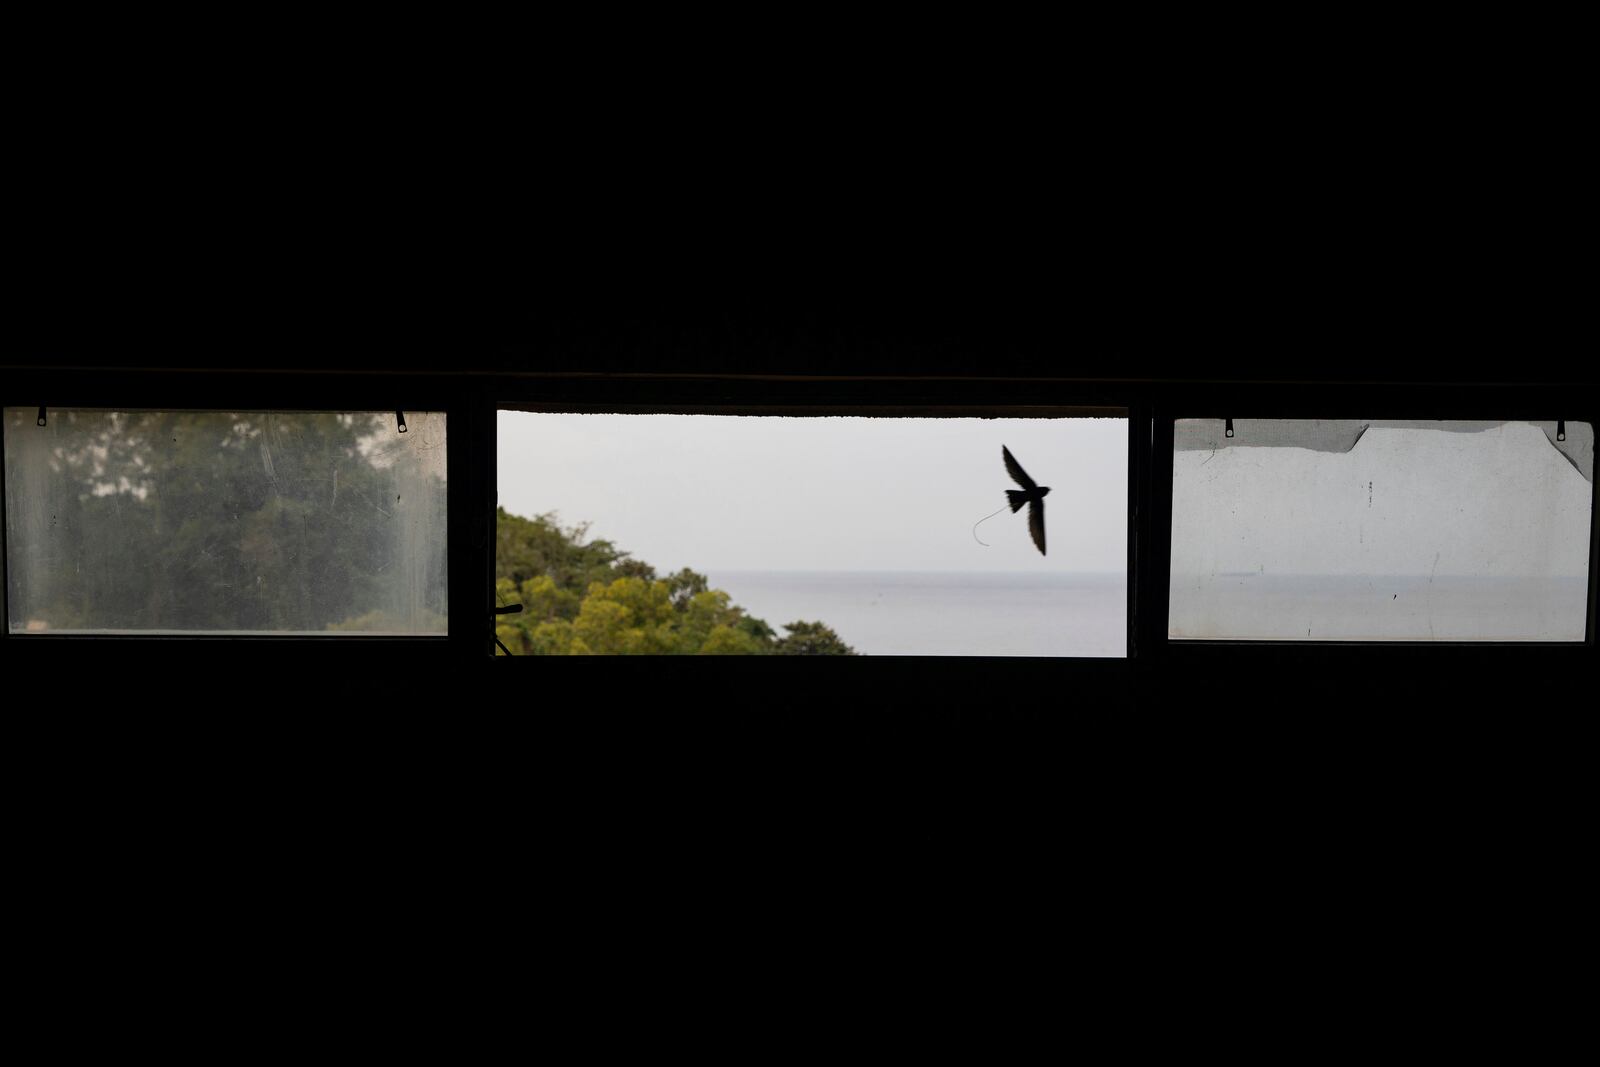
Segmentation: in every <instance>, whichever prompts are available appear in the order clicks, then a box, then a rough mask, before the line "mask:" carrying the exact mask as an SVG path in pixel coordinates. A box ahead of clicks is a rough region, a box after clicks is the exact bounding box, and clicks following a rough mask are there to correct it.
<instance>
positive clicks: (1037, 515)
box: [1028, 500, 1045, 556]
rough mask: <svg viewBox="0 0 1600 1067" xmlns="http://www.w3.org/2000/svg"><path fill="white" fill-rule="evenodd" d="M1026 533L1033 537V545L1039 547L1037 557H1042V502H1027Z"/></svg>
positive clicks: (1043, 552)
mask: <svg viewBox="0 0 1600 1067" xmlns="http://www.w3.org/2000/svg"><path fill="white" fill-rule="evenodd" d="M1028 532H1029V533H1030V534H1032V535H1033V543H1034V544H1036V545H1038V546H1039V555H1041V556H1042V555H1044V554H1045V551H1044V501H1043V500H1030V501H1028Z"/></svg>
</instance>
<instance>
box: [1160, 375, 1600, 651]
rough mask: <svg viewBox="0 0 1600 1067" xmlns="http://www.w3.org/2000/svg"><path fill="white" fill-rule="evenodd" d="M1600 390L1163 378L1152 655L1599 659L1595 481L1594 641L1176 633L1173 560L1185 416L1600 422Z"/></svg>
mask: <svg viewBox="0 0 1600 1067" xmlns="http://www.w3.org/2000/svg"><path fill="white" fill-rule="evenodd" d="M1596 415H1597V412H1596V410H1595V405H1594V395H1593V393H1592V391H1572V390H1564V389H1561V388H1559V387H1554V386H1547V385H1538V384H1531V385H1530V384H1506V383H1494V384H1483V385H1448V386H1447V385H1432V384H1421V383H1412V384H1385V383H1365V384H1363V383H1309V382H1308V383H1272V384H1265V383H1235V384H1227V383H1212V382H1208V383H1203V384H1193V385H1190V386H1186V387H1183V388H1173V387H1165V388H1162V389H1160V390H1158V395H1157V396H1156V398H1155V403H1154V408H1153V411H1152V423H1151V442H1152V447H1151V462H1152V464H1153V467H1154V471H1153V476H1152V492H1151V493H1150V495H1149V498H1148V499H1149V513H1150V522H1149V523H1148V524H1147V525H1146V527H1145V529H1144V531H1143V532H1144V535H1145V536H1146V537H1147V538H1148V541H1147V543H1148V545H1149V548H1150V551H1149V553H1148V555H1147V557H1146V565H1145V567H1144V568H1143V574H1142V579H1141V580H1142V581H1143V583H1144V584H1145V587H1146V588H1145V590H1144V592H1145V595H1144V597H1143V598H1142V604H1141V607H1142V616H1143V619H1142V624H1141V631H1142V636H1143V641H1144V645H1145V647H1146V649H1148V650H1150V651H1151V652H1152V653H1153V655H1152V656H1151V660H1150V664H1151V665H1152V666H1159V667H1160V668H1161V669H1162V670H1175V671H1178V672H1179V673H1182V672H1184V671H1200V672H1219V673H1226V672H1231V671H1239V670H1248V669H1250V668H1251V667H1252V666H1253V665H1255V664H1258V663H1262V662H1267V661H1271V662H1273V663H1274V664H1275V665H1276V664H1288V665H1297V666H1303V667H1322V666H1337V665H1339V664H1340V663H1348V664H1352V665H1376V666H1379V667H1383V668H1392V667H1396V666H1399V665H1406V664H1412V665H1420V666H1426V667H1427V668H1429V669H1434V668H1443V669H1448V668H1449V667H1452V666H1458V665H1459V666H1465V665H1468V664H1472V665H1475V666H1479V667H1480V668H1481V665H1482V664H1484V663H1485V662H1488V663H1493V664H1497V665H1503V666H1505V667H1507V668H1511V669H1516V668H1522V667H1525V666H1529V665H1538V664H1559V665H1562V666H1568V665H1577V664H1580V663H1589V664H1591V665H1592V664H1593V663H1594V662H1595V659H1596V648H1597V645H1596V624H1595V623H1596V600H1597V596H1596V587H1597V578H1600V574H1597V572H1600V564H1597V560H1600V521H1597V519H1600V516H1597V514H1596V508H1597V505H1600V496H1597V495H1596V493H1595V483H1594V482H1591V483H1590V505H1589V506H1590V521H1589V574H1588V591H1587V610H1586V622H1585V633H1584V639H1583V640H1582V641H1518V640H1493V641H1460V640H1458V641H1335V640H1306V641H1269V640H1232V639H1176V640H1174V639H1171V638H1169V637H1168V636H1167V634H1168V627H1169V610H1170V585H1171V563H1172V487H1173V483H1172V479H1173V465H1174V463H1173V459H1174V457H1173V442H1174V430H1175V424H1176V422H1177V420H1179V419H1228V418H1231V419H1416V420H1434V419H1437V420H1455V419H1460V420H1483V421H1549V420H1554V419H1566V420H1567V421H1568V422H1589V423H1591V424H1593V425H1595V426H1596V427H1597V429H1600V422H1596Z"/></svg>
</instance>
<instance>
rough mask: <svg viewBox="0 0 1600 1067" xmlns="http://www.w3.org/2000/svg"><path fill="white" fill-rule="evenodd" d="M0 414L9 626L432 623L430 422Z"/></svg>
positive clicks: (436, 587)
mask: <svg viewBox="0 0 1600 1067" xmlns="http://www.w3.org/2000/svg"><path fill="white" fill-rule="evenodd" d="M36 414H37V412H36V409H33V408H28V409H21V408H7V409H6V410H5V439H4V445H5V474H6V534H7V562H8V565H9V567H8V577H9V583H8V584H9V590H8V592H9V596H8V598H7V620H8V624H9V627H10V632H12V633H98V634H105V633H207V634H219V633H227V634H353V633H365V634H443V633H445V611H446V608H445V603H446V588H445V416H444V414H443V413H439V412H409V411H408V412H406V426H407V432H406V433H404V434H401V433H399V432H398V427H397V425H396V419H395V413H394V412H392V411H390V412H356V413H306V412H291V413H283V412H247V413H233V414H229V413H223V412H171V411H88V410H70V409H61V408H50V409H49V411H48V413H47V420H46V421H47V425H45V426H43V427H41V426H38V425H36V424H35V423H36Z"/></svg>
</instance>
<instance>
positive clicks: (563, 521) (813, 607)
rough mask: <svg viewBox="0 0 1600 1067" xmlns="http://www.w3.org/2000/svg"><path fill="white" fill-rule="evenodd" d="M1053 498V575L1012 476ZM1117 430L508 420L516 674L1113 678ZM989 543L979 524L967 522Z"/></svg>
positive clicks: (1121, 497) (503, 592)
mask: <svg viewBox="0 0 1600 1067" xmlns="http://www.w3.org/2000/svg"><path fill="white" fill-rule="evenodd" d="M1002 446H1005V447H1008V448H1009V449H1010V450H1011V451H1012V453H1013V455H1014V458H1015V459H1016V461H1017V462H1018V463H1019V464H1020V465H1021V468H1022V469H1023V471H1024V473H1025V474H1026V475H1028V476H1029V477H1031V478H1033V479H1036V480H1037V484H1038V485H1039V486H1047V487H1049V488H1050V490H1051V492H1050V495H1049V497H1048V499H1045V500H1044V501H1043V503H1044V512H1045V514H1046V515H1047V516H1048V518H1047V521H1046V523H1045V524H1044V528H1043V530H1042V536H1043V540H1044V541H1045V549H1046V550H1045V551H1044V552H1041V551H1040V550H1039V548H1038V546H1037V545H1036V544H1035V541H1034V539H1033V537H1032V536H1031V535H1030V526H1029V517H1028V509H1027V506H1026V505H1025V506H1024V507H1023V509H1022V511H1021V512H1019V513H1015V514H1013V513H1012V512H1010V511H1009V510H1008V509H1007V506H1006V505H1007V498H1006V495H1005V493H1006V491H1007V490H1013V491H1019V492H1020V491H1021V490H1020V489H1019V485H1018V483H1016V482H1015V481H1013V480H1012V478H1011V477H1009V476H1008V473H1007V470H1006V466H1005V463H1004V460H1003V456H1002V452H1001V449H1002ZM1127 471H1128V422H1127V419H1126V418H1103V417H1098V418H1097V417H1036V418H1010V417H1002V418H967V417H954V418H909V417H882V418H871V417H863V416H851V415H840V416H812V417H789V416H767V415H760V416H758V415H748V416H738V415H720V414H716V415H713V414H705V415H668V414H562V413H549V412H520V411H502V412H501V413H500V416H499V460H498V478H499V485H498V489H499V503H500V507H501V512H500V517H499V522H498V527H497V531H496V537H497V551H496V576H497V582H496V590H495V592H496V596H497V599H498V602H499V603H500V604H505V605H510V604H513V603H520V604H522V605H524V609H525V610H524V611H523V612H521V613H520V614H516V615H509V616H503V617H502V618H501V619H499V620H498V629H497V632H498V634H499V636H500V638H501V640H502V642H503V643H504V644H505V645H506V647H507V648H508V649H509V650H510V651H511V652H512V654H514V655H586V654H629V653H643V654H657V655H660V654H674V655H706V654H747V655H767V654H772V655H792V654H802V655H818V654H845V653H846V650H849V651H850V652H854V653H855V654H859V655H890V656H894V655H901V656H1107V657H1111V656H1124V655H1126V652H1127V640H1126V634H1127V582H1126V573H1127V544H1128V542H1127V515H1128V509H1127ZM980 520H985V521H980Z"/></svg>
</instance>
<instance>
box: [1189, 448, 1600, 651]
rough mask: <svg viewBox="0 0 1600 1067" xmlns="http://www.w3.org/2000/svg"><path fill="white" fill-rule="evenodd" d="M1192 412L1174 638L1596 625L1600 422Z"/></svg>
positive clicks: (1536, 632) (1552, 636)
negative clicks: (1591, 604) (1593, 540)
mask: <svg viewBox="0 0 1600 1067" xmlns="http://www.w3.org/2000/svg"><path fill="white" fill-rule="evenodd" d="M1234 427H1235V434H1234V436H1233V437H1232V438H1228V437H1227V436H1226V434H1225V428H1224V422H1223V420H1221V419H1185V420H1179V421H1178V422H1177V424H1176V426H1175V427H1174V431H1175V441H1174V444H1175V451H1174V455H1173V476H1172V582H1171V589H1170V593H1171V599H1170V603H1171V613H1170V616H1169V627H1168V633H1169V635H1170V636H1171V637H1172V638H1189V639H1232V640H1251V639H1256V640H1301V641H1305V640H1312V641H1318V640H1333V641H1341V640H1348V641H1360V640H1374V641H1388V640H1394V641H1446V640H1449V641H1476V640H1483V641H1516V640H1530V641H1581V640H1583V639H1584V627H1585V619H1586V614H1587V611H1586V608H1587V589H1588V561H1589V524H1590V521H1591V517H1590V511H1591V506H1592V497H1593V479H1594V428H1593V426H1591V425H1590V424H1588V423H1575V422H1568V423H1566V424H1565V430H1566V437H1565V440H1558V433H1557V429H1558V427H1557V424H1556V423H1555V422H1548V423H1529V422H1383V421H1324V420H1249V419H1239V420H1234Z"/></svg>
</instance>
